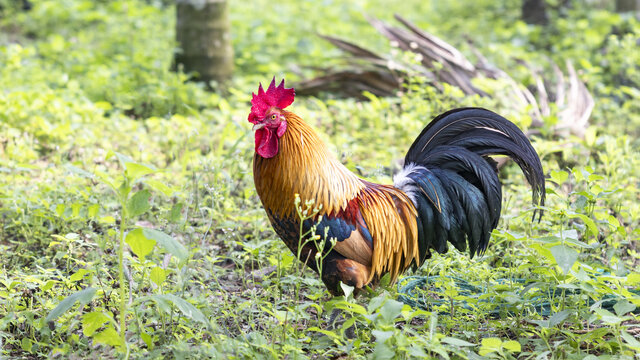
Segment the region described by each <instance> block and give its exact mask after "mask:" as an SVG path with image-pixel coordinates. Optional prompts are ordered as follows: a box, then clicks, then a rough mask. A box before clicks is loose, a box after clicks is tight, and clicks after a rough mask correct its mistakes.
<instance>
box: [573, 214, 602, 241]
mask: <svg viewBox="0 0 640 360" xmlns="http://www.w3.org/2000/svg"><path fill="white" fill-rule="evenodd" d="M568 215H569V217H570V218H579V219H580V220H582V221H583V222H584V224H585V226H586V227H587V229H589V232H590V233H591V234H592V235H593V236H598V227H597V226H596V223H595V221H593V219H591V218H590V217H588V216H587V215H584V214H577V213H571V214H568Z"/></svg>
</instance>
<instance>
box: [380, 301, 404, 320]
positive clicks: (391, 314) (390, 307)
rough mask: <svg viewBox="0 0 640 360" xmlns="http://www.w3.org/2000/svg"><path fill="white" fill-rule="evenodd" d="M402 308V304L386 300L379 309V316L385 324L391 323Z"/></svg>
mask: <svg viewBox="0 0 640 360" xmlns="http://www.w3.org/2000/svg"><path fill="white" fill-rule="evenodd" d="M403 306H404V303H401V302H399V301H395V300H392V299H388V300H387V301H386V302H385V303H384V305H382V308H380V314H381V315H382V318H383V319H384V320H385V321H386V322H391V321H393V319H395V318H396V317H398V316H399V315H400V313H401V312H402V307H403Z"/></svg>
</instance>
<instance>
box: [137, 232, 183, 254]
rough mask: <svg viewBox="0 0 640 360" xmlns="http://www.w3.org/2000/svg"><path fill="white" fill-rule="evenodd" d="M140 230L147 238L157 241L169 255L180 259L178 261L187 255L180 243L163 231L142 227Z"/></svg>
mask: <svg viewBox="0 0 640 360" xmlns="http://www.w3.org/2000/svg"><path fill="white" fill-rule="evenodd" d="M142 231H143V233H144V236H145V237H146V238H147V239H152V240H155V241H157V242H158V244H159V245H160V246H162V247H163V248H164V249H165V250H167V251H168V252H169V253H170V254H171V255H173V256H175V257H177V258H178V259H180V261H182V260H185V259H186V258H187V256H189V252H188V251H187V249H186V248H185V247H184V246H183V245H182V244H180V243H179V242H178V240H176V239H174V238H173V237H171V236H169V235H167V234H165V233H163V232H162V231H158V230H154V229H149V228H143V229H142Z"/></svg>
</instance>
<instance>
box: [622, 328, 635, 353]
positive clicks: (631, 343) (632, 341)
mask: <svg viewBox="0 0 640 360" xmlns="http://www.w3.org/2000/svg"><path fill="white" fill-rule="evenodd" d="M620 335H622V338H623V339H624V341H625V342H626V343H627V346H629V347H630V348H632V349H633V350H636V351H640V341H638V340H636V339H635V338H634V337H633V336H631V335H630V334H629V333H628V332H626V331H624V330H622V332H621V333H620Z"/></svg>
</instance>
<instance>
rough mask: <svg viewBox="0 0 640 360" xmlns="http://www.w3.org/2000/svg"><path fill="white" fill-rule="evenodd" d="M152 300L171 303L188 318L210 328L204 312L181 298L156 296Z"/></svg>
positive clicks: (170, 295) (163, 295)
mask: <svg viewBox="0 0 640 360" xmlns="http://www.w3.org/2000/svg"><path fill="white" fill-rule="evenodd" d="M151 298H152V299H154V300H160V301H169V302H171V303H173V305H175V306H176V307H177V308H178V310H180V312H181V313H182V314H183V315H184V316H186V317H187V318H189V319H191V320H195V321H198V322H200V323H203V324H204V325H206V326H207V327H208V326H210V324H209V320H207V318H206V317H205V316H204V314H202V312H201V311H200V310H198V308H196V307H195V306H193V305H191V304H190V303H189V302H187V301H186V300H184V299H183V298H181V297H178V296H175V295H173V294H155V295H151Z"/></svg>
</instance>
